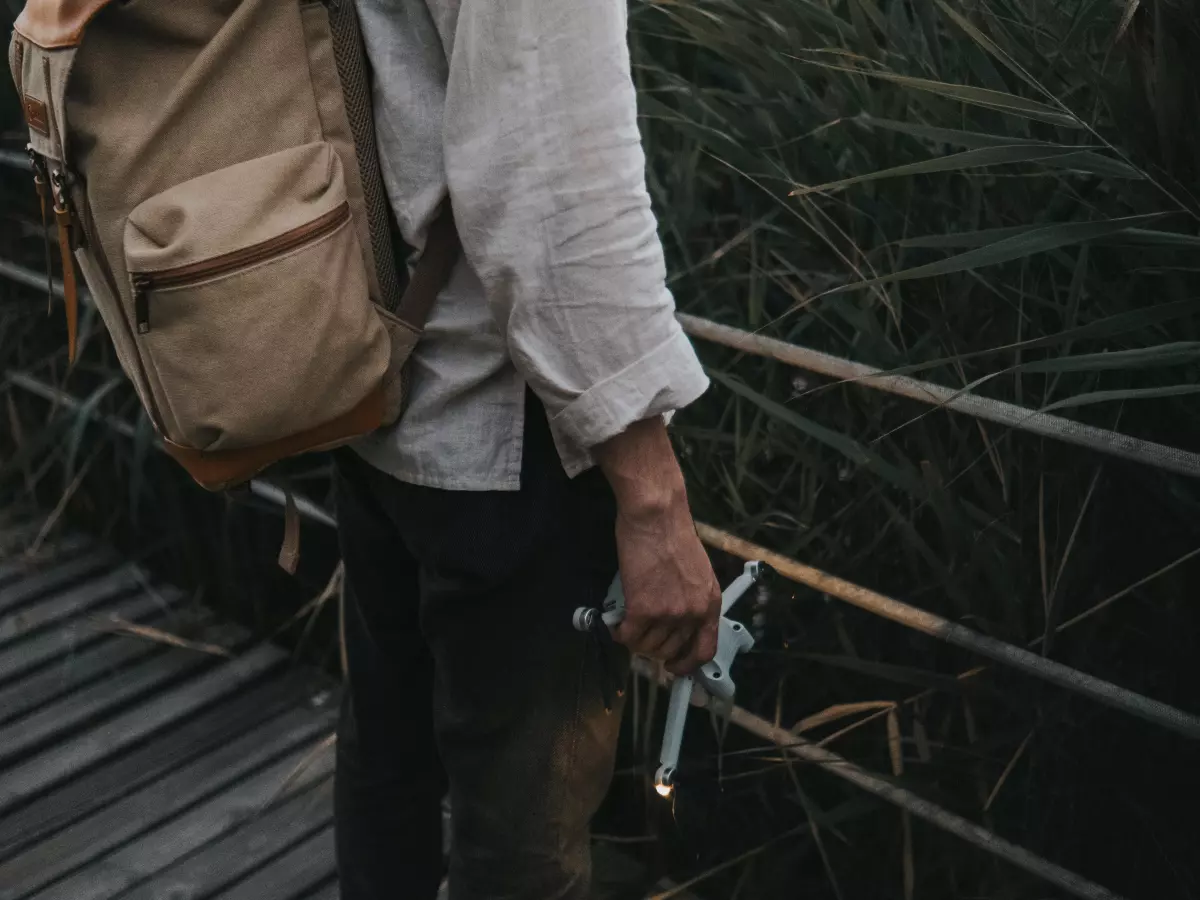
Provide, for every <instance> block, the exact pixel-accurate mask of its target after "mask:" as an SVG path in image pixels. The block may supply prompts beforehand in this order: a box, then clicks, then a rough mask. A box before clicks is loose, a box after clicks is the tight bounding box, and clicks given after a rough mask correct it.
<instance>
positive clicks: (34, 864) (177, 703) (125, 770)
mask: <svg viewBox="0 0 1200 900" xmlns="http://www.w3.org/2000/svg"><path fill="white" fill-rule="evenodd" d="M35 532H36V529H35V528H32V527H30V526H23V527H21V526H18V527H15V528H8V529H0V900H35V898H36V900H116V898H121V900H209V898H212V900H336V897H337V888H336V884H335V872H334V853H333V836H332V827H331V823H332V814H333V809H332V779H331V774H332V770H333V755H334V751H333V746H332V740H331V735H332V733H333V728H334V720H335V714H336V709H337V702H338V696H337V686H336V684H335V683H334V682H333V681H332V680H331V679H329V678H327V677H325V676H323V675H322V674H320V673H317V672H314V671H312V670H309V669H304V668H300V667H297V666H294V665H292V663H291V660H290V658H289V655H288V654H287V652H286V651H284V650H282V649H280V648H278V647H275V646H273V645H269V644H265V645H264V644H255V643H253V642H252V641H251V638H250V635H249V634H248V633H247V632H245V631H244V630H242V629H241V628H238V627H237V626H233V625H230V624H229V623H226V622H221V621H217V620H215V619H213V618H212V617H211V616H206V614H205V613H204V612H203V611H202V610H199V609H197V605H196V604H194V603H192V602H190V601H188V600H187V599H186V598H185V597H183V596H182V595H181V593H180V592H179V591H177V590H174V589H172V588H170V587H166V586H161V585H156V584H154V583H152V581H151V580H150V578H149V576H148V575H147V574H146V573H145V572H144V571H143V570H141V569H140V568H139V567H137V566H136V565H132V564H129V563H125V562H123V561H122V560H121V559H119V558H118V557H117V556H116V555H115V554H113V553H112V552H110V551H109V550H107V549H105V548H104V547H102V546H99V545H97V544H95V543H94V542H90V541H88V540H86V539H82V538H67V539H64V540H60V541H58V542H57V543H56V544H54V545H53V546H52V547H50V548H48V549H47V550H46V551H44V552H42V553H40V554H39V555H38V556H37V558H36V559H33V560H30V559H29V558H27V557H26V556H25V555H24V552H23V550H24V547H25V546H27V545H28V542H29V539H30V538H31V537H32V536H33V534H34V533H35ZM128 624H137V625H141V626H147V627H149V628H154V629H159V630H161V631H162V632H165V633H169V634H173V635H179V636H183V637H185V638H187V639H189V640H191V641H194V642H196V643H197V644H205V645H213V647H221V648H226V649H228V650H229V651H230V655H229V656H221V655H219V654H217V653H215V652H214V651H213V649H212V647H210V648H209V649H207V650H200V649H194V648H183V647H173V646H169V645H167V644H165V643H163V642H162V641H160V640H153V639H149V638H147V637H146V636H136V635H132V634H130V633H129V629H128V628H127V627H125V626H126V625H128Z"/></svg>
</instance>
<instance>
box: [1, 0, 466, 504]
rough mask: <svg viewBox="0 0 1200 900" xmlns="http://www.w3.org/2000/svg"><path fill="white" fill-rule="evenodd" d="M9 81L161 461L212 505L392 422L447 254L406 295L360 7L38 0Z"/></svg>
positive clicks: (294, 2) (46, 195)
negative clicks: (303, 456)
mask: <svg viewBox="0 0 1200 900" xmlns="http://www.w3.org/2000/svg"><path fill="white" fill-rule="evenodd" d="M9 62H10V65H11V69H12V73H13V78H14V80H15V82H16V86H17V90H18V93H19V94H20V96H21V99H22V104H23V108H24V112H25V118H26V121H27V124H28V126H29V134H30V145H29V146H30V155H31V159H32V161H33V165H34V172H35V180H36V182H37V185H38V189H39V191H40V192H41V196H42V197H43V204H44V207H43V208H44V210H45V209H46V207H47V206H48V207H52V210H53V216H54V219H55V220H56V221H57V223H58V231H59V243H60V246H61V249H62V257H63V281H64V289H65V293H66V312H67V331H68V338H67V339H68V344H69V351H68V352H69V355H70V357H71V358H72V360H73V358H74V353H75V341H76V327H77V326H76V322H77V316H78V313H77V299H76V293H77V290H76V286H75V266H74V265H73V263H77V264H78V268H79V271H80V272H81V273H82V275H83V278H84V280H85V281H86V283H87V287H88V289H89V291H90V294H91V297H92V299H93V300H94V302H95V304H96V306H97V307H98V308H99V311H100V313H101V315H102V317H103V319H104V322H105V324H106V326H107V328H108V331H109V332H110V334H111V335H112V339H113V343H114V345H115V347H116V351H117V355H118V357H119V358H120V361H121V365H122V368H123V369H124V370H125V372H126V373H127V374H128V376H129V378H130V379H131V380H132V382H133V384H134V386H135V388H136V390H137V393H138V395H139V397H140V399H141V401H142V403H143V405H144V406H145V408H146V411H147V413H148V415H149V416H150V418H151V420H152V421H153V423H154V426H155V428H156V429H157V430H158V432H159V434H160V436H161V438H162V440H163V443H164V445H165V446H166V447H167V449H168V451H169V452H170V453H171V455H172V456H173V457H174V458H175V459H176V460H178V461H179V462H180V463H181V464H182V465H183V466H185V467H186V468H187V470H188V471H189V472H190V473H191V474H192V476H193V477H194V478H195V479H196V480H197V481H198V482H199V483H200V484H202V485H204V486H205V487H207V488H210V489H221V488H225V487H229V486H232V485H235V484H238V483H240V482H242V481H245V480H247V479H249V478H250V477H252V476H253V475H255V474H256V473H258V472H259V471H261V470H262V469H264V468H265V467H266V466H268V465H270V464H271V463H273V462H276V461H277V460H279V459H282V458H284V457H288V456H293V455H296V454H299V453H303V452H307V451H311V450H316V449H325V448H330V447H334V446H337V445H339V444H344V443H346V442H348V441H350V440H353V439H354V438H356V437H358V436H361V435H363V434H366V433H368V432H370V431H373V430H375V429H376V428H378V427H380V426H381V425H384V424H387V423H390V422H392V421H394V420H395V419H396V418H397V417H398V416H399V414H400V411H401V408H402V406H403V402H404V394H405V390H404V371H403V370H404V364H405V362H406V360H407V359H408V357H409V355H410V354H411V352H412V349H413V347H414V345H415V344H416V342H417V340H418V338H419V337H420V334H421V329H422V327H423V326H424V323H425V319H426V317H427V316H428V313H429V310H430V307H431V306H432V304H433V301H434V298H435V297H436V295H437V292H438V290H439V289H440V288H441V286H442V285H443V284H444V282H445V280H446V278H447V277H448V275H449V273H450V270H451V268H452V267H453V265H454V262H455V260H456V258H457V255H458V243H457V240H456V238H455V233H454V227H453V220H452V218H451V216H450V213H449V206H448V204H446V205H445V206H444V210H443V213H442V214H441V216H440V217H439V219H438V220H437V222H436V223H435V225H434V226H433V228H432V229H431V231H430V235H429V238H428V240H427V242H426V246H425V248H424V253H423V254H422V256H421V259H420V262H419V263H417V265H416V267H415V269H414V270H413V276H412V278H411V279H409V282H408V287H407V290H405V291H403V292H402V291H401V287H400V278H399V277H398V269H400V268H403V267H402V266H398V265H397V262H396V256H395V252H394V250H393V247H394V246H395V244H394V241H393V234H394V228H393V226H392V222H391V219H390V217H389V211H388V205H387V198H386V195H385V193H384V188H383V184H382V179H381V177H380V172H379V165H378V158H377V155H376V149H375V140H374V128H373V122H372V118H371V105H370V98H369V90H368V88H369V83H368V73H367V65H366V61H365V58H364V54H363V48H362V41H361V34H360V32H359V26H358V20H357V17H356V14H355V11H354V7H353V2H352V0H29V2H28V3H27V5H26V6H25V9H24V11H23V12H22V13H21V15H20V17H19V18H18V19H17V22H16V25H15V33H14V35H13V39H12V43H11V45H10V53H9Z"/></svg>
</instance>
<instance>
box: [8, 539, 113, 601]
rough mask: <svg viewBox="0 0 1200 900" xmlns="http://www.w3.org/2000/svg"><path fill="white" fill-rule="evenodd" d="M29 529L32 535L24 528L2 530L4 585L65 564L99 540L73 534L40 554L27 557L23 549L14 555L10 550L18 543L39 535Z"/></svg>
mask: <svg viewBox="0 0 1200 900" xmlns="http://www.w3.org/2000/svg"><path fill="white" fill-rule="evenodd" d="M28 532H29V533H28V535H26V534H25V533H24V530H21V531H17V530H15V529H14V531H13V532H11V533H10V532H0V560H3V561H2V562H0V585H3V586H7V585H8V584H9V583H10V582H12V581H15V580H17V579H18V578H27V577H29V576H30V575H32V574H34V573H35V572H37V571H39V570H41V569H44V568H46V567H47V566H51V565H61V564H62V563H64V562H66V561H67V560H68V559H69V558H70V557H72V556H75V555H78V554H79V553H81V552H82V551H84V550H86V549H87V548H89V547H94V546H95V541H93V540H92V539H91V538H86V537H84V536H83V535H79V534H72V535H68V536H67V537H65V538H63V539H62V540H61V541H59V542H58V543H56V544H52V545H50V546H48V547H46V548H45V549H44V550H43V551H42V552H40V553H38V554H37V555H36V556H32V557H31V556H26V555H25V554H24V553H23V552H20V551H18V552H17V553H16V554H12V555H10V554H9V553H8V552H7V550H8V548H11V547H13V546H14V544H15V543H16V542H22V543H23V542H24V541H25V539H26V538H27V539H28V540H33V538H34V537H35V536H36V535H37V530H36V529H35V528H33V527H32V526H30V527H29V529H28Z"/></svg>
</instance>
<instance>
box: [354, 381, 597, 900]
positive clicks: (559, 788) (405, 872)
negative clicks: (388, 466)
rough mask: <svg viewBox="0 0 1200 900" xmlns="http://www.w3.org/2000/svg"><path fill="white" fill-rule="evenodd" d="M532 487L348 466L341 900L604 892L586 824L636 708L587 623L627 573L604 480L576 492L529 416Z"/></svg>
mask: <svg viewBox="0 0 1200 900" xmlns="http://www.w3.org/2000/svg"><path fill="white" fill-rule="evenodd" d="M527 407H528V414H527V425H526V446H525V457H524V463H523V466H522V477H521V490H520V491H518V492H500V491H496V492H460V491H442V490H435V489H432V488H423V487H417V486H414V485H410V484H404V483H401V482H399V481H397V480H395V479H393V478H391V477H389V476H387V475H385V474H383V473H381V472H379V471H378V470H376V469H374V468H372V467H371V466H369V465H367V464H366V463H364V462H363V461H362V460H361V459H359V458H358V457H357V456H355V455H354V454H353V453H351V452H348V451H342V452H341V455H340V456H339V458H338V485H337V494H338V518H339V523H340V529H341V544H342V553H343V557H344V559H345V563H346V598H345V603H346V606H345V643H346V652H347V657H348V660H349V685H348V690H347V693H346V697H345V703H344V706H343V709H342V719H341V724H340V727H339V732H338V752H337V780H336V802H335V805H336V824H337V849H338V863H339V870H340V873H341V884H342V900H409V898H411V900H425V898H433V897H434V896H435V895H436V893H437V890H438V885H439V882H440V880H441V878H442V874H443V861H442V834H441V801H442V797H443V796H444V794H445V792H446V791H447V789H448V790H449V794H450V803H451V810H452V814H451V821H452V826H453V830H452V839H451V853H450V896H451V898H452V900H476V898H478V900H484V898H486V900H552V898H561V900H576V898H585V897H587V896H588V890H589V882H590V877H591V867H590V854H589V838H588V827H589V823H590V820H591V818H592V816H593V815H594V814H595V812H596V810H597V808H598V807H599V805H600V802H601V801H602V799H603V797H604V795H605V793H606V792H607V789H608V785H609V782H610V780H611V778H612V771H613V765H614V754H615V748H616V742H617V733H618V729H619V724H620V709H619V708H618V709H615V710H614V711H613V712H612V713H606V712H605V710H604V701H603V694H602V688H601V684H600V682H601V678H602V674H601V672H600V670H599V666H598V665H597V663H596V661H595V658H594V656H593V655H592V654H591V653H590V652H589V647H588V645H587V639H586V638H585V637H584V636H583V635H580V634H577V633H576V632H575V631H574V630H573V628H572V626H571V614H572V612H573V611H574V609H575V608H576V607H578V606H583V605H588V606H598V605H599V604H600V602H601V601H602V599H603V597H604V594H605V592H606V591H607V589H608V586H609V584H610V583H611V581H612V579H613V576H614V575H615V573H616V570H617V561H616V548H615V546H614V537H613V523H614V515H615V511H614V504H613V499H612V494H611V492H610V491H609V489H608V485H607V483H606V482H605V481H604V479H603V477H602V476H601V475H600V474H599V473H597V472H590V473H587V474H585V475H583V476H581V477H579V478H576V479H574V480H569V479H568V478H567V477H566V474H565V473H564V472H563V469H562V466H561V465H560V464H559V461H558V456H557V454H556V453H555V451H554V447H553V444H552V441H551V439H550V434H549V428H548V426H547V424H546V419H545V413H544V411H543V410H542V408H541V406H540V404H538V403H537V402H536V401H531V402H530V403H529V404H527Z"/></svg>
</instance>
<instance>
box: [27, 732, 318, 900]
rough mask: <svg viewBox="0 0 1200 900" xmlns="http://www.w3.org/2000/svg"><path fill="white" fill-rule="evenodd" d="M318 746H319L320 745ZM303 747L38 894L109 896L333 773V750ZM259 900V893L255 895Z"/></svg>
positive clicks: (43, 897)
mask: <svg viewBox="0 0 1200 900" xmlns="http://www.w3.org/2000/svg"><path fill="white" fill-rule="evenodd" d="M317 746H318V747H319V746H320V745H317ZM314 749H316V748H314V747H305V748H303V749H301V750H300V751H298V752H295V753H292V754H289V755H288V756H286V757H284V758H283V759H282V760H280V761H279V762H276V763H274V764H272V765H270V766H268V767H267V768H266V769H263V770H262V771H260V772H258V773H257V774H255V775H253V776H252V777H250V778H247V779H245V780H243V781H241V782H239V783H238V784H236V785H233V786H231V787H230V788H229V789H228V790H226V791H223V792H222V793H220V794H218V795H217V796H215V797H213V798H212V799H210V800H208V801H206V802H204V803H202V804H200V805H199V806H196V807H194V808H193V809H191V810H189V811H188V812H187V813H185V814H183V815H182V816H179V817H178V818H176V819H173V820H171V821H170V822H167V823H166V824H164V825H163V826H161V827H159V828H156V829H154V830H153V831H151V832H148V833H146V834H144V835H142V836H141V837H139V838H138V839H137V840H134V841H131V842H130V843H128V844H125V845H124V846H122V847H121V848H119V849H118V850H115V851H114V852H112V853H110V854H108V855H107V856H105V857H103V858H102V859H99V860H97V861H96V862H95V863H93V864H92V865H89V866H86V867H85V868H83V869H81V870H80V871H79V872H77V873H76V874H74V875H72V876H71V877H69V878H67V879H65V880H63V881H59V882H57V883H56V884H54V885H53V886H52V887H50V888H48V889H47V890H45V891H42V892H40V893H39V894H38V895H37V900H111V898H115V897H118V896H124V893H125V892H126V891H128V890H130V889H131V888H133V887H136V886H137V885H138V884H140V883H141V882H142V881H145V880H146V879H148V878H150V877H151V876H153V875H155V874H157V873H158V872H161V871H162V870H163V869H165V868H166V867H167V866H169V865H171V864H172V863H175V862H177V861H178V860H180V859H182V858H183V857H185V856H187V855H188V854H190V853H193V852H195V851H196V850H198V849H199V848H201V847H203V846H205V845H206V844H208V843H209V842H210V841H212V840H214V839H216V838H218V837H220V836H221V835H223V834H226V833H227V832H229V831H230V830H232V829H234V828H236V827H237V826H239V825H241V824H242V823H244V822H246V821H248V820H249V819H250V818H252V817H254V816H256V815H258V814H259V813H260V812H261V811H262V810H263V809H264V807H266V806H268V805H269V804H271V803H272V802H274V801H282V800H284V799H286V798H288V797H291V796H293V795H295V794H296V793H298V792H301V791H303V790H304V789H305V788H307V787H309V786H311V785H313V784H315V783H317V782H320V781H322V780H324V779H326V778H328V777H329V775H330V774H331V773H332V772H333V762H334V750H333V747H332V746H329V745H326V746H325V747H324V749H323V751H322V752H319V753H316V754H315V755H314V752H313V751H314ZM256 900H260V898H256Z"/></svg>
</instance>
